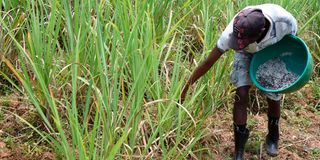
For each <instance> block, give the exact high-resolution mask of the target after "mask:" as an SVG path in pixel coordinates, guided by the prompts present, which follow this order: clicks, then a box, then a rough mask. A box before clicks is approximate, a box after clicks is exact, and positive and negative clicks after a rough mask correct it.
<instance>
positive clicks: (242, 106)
mask: <svg viewBox="0 0 320 160" xmlns="http://www.w3.org/2000/svg"><path fill="white" fill-rule="evenodd" d="M249 89H250V86H242V87H238V88H237V90H236V95H235V102H234V108H233V121H234V139H235V155H234V158H235V159H236V160H242V159H244V158H243V154H244V146H245V144H246V142H247V140H248V138H249V130H248V129H247V128H246V123H247V108H248V105H249Z"/></svg>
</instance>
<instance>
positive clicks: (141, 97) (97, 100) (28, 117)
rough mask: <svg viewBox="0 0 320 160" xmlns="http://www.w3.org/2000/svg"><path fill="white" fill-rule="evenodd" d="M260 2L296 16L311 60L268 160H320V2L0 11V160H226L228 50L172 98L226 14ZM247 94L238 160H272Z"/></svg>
mask: <svg viewBox="0 0 320 160" xmlns="http://www.w3.org/2000/svg"><path fill="white" fill-rule="evenodd" d="M265 2H273V3H276V4H279V5H281V6H283V7H284V8H285V9H287V10H288V11H289V12H291V13H292V15H294V16H295V17H296V19H297V21H298V36H299V37H301V38H302V39H303V40H304V41H305V42H306V44H307V45H308V47H309V49H310V52H311V53H312V56H313V60H314V73H313V77H312V78H311V80H310V82H309V83H308V84H307V85H306V86H305V87H304V88H302V89H301V90H299V91H297V92H294V93H290V94H286V95H285V96H284V98H283V100H282V111H281V120H280V125H281V136H280V155H279V156H278V157H277V158H273V159H320V78H319V75H320V27H319V24H320V1H319V0H305V1H300V0H277V1H276V0H273V1H266V0H260V1H258V0H243V1H236V0H232V1H226V0H198V1H194V0H159V1H152V0H140V1H139V0H136V1H132V0H27V1H19V0H11V1H8V0H1V1H0V8H1V13H0V58H1V59H0V159H19V160H20V159H22V160H24V159H48V160H53V159H90V160H91V159H98V160H100V159H108V160H109V159H110V160H112V159H232V152H233V146H234V144H233V129H232V107H233V98H234V94H235V87H234V86H233V85H232V84H231V82H230V76H229V75H230V71H231V68H232V62H233V55H234V53H233V51H228V52H226V53H224V55H223V56H222V57H221V58H220V59H219V60H218V62H217V63H216V64H215V65H214V66H213V67H212V68H211V70H210V71H209V72H208V73H207V74H206V75H205V76H203V77H202V78H201V79H200V80H199V81H197V83H195V84H194V85H193V86H192V87H191V88H190V90H189V92H188V95H187V97H186V100H185V102H184V103H182V104H181V103H180V102H179V96H180V93H181V90H182V87H183V86H184V84H185V83H186V80H187V79H188V78H189V76H190V75H191V73H192V71H193V70H194V69H195V68H196V66H197V65H198V64H199V63H201V61H202V60H204V59H205V58H206V56H207V55H208V54H209V53H210V51H211V50H212V48H213V47H214V46H215V45H216V41H217V39H218V38H219V35H220V33H221V32H222V31H223V30H224V28H225V27H226V25H227V24H228V22H229V21H230V20H231V19H232V17H233V16H234V14H235V13H237V12H238V11H239V10H240V9H242V8H244V7H245V6H247V5H255V4H262V3H265ZM251 93H252V94H251V102H252V103H251V107H250V108H249V111H250V112H249V117H248V118H249V120H248V127H249V128H250V130H251V135H250V138H249V141H248V144H247V149H246V150H247V152H246V157H247V158H248V159H270V157H269V156H267V155H266V153H265V150H264V146H263V144H264V138H265V135H266V129H267V119H266V109H267V108H266V102H265V101H264V97H262V96H261V95H260V94H259V92H258V90H257V89H255V88H252V90H251Z"/></svg>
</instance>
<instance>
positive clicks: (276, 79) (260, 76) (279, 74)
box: [256, 58, 298, 89]
mask: <svg viewBox="0 0 320 160" xmlns="http://www.w3.org/2000/svg"><path fill="white" fill-rule="evenodd" d="M256 77H257V80H258V82H259V83H260V84H261V85H262V86H263V87H265V88H267V89H280V88H285V87H288V86H289V85H290V84H292V83H293V82H295V81H296V80H297V79H298V75H296V74H295V73H294V72H291V71H288V70H287V67H286V64H285V63H284V62H283V61H282V60H281V59H280V58H274V59H271V60H269V61H267V62H265V63H264V64H262V65H260V66H259V68H258V70H257V73H256Z"/></svg>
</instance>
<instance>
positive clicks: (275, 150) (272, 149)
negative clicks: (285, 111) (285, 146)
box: [266, 116, 279, 157]
mask: <svg viewBox="0 0 320 160" xmlns="http://www.w3.org/2000/svg"><path fill="white" fill-rule="evenodd" d="M268 119H269V120H268V130H269V133H268V135H267V137H266V148H267V153H268V155H270V156H272V157H275V156H277V155H278V154H279V146H278V142H279V117H277V118H275V117H270V116H268Z"/></svg>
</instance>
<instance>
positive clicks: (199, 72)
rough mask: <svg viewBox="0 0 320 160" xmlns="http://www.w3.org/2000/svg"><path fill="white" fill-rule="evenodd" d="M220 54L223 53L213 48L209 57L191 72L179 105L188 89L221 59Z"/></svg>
mask: <svg viewBox="0 0 320 160" xmlns="http://www.w3.org/2000/svg"><path fill="white" fill-rule="evenodd" d="M222 53H223V52H221V51H220V50H219V49H218V48H217V47H215V48H214V49H213V50H212V51H211V53H210V54H209V56H208V57H207V58H206V59H205V60H204V61H203V62H202V63H201V64H200V65H199V66H198V67H197V68H196V69H195V70H194V71H193V72H192V74H191V76H190V78H189V79H188V81H187V83H186V84H185V86H184V87H183V90H182V93H181V96H180V100H181V103H183V101H184V99H185V96H186V93H187V91H188V89H189V87H190V86H191V85H192V84H193V83H194V82H195V81H197V80H198V79H199V78H200V77H201V76H203V75H204V74H205V73H206V72H207V71H208V70H209V69H210V68H211V67H212V66H213V64H214V63H215V62H216V61H217V60H218V59H219V58H220V57H221V55H222Z"/></svg>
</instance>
